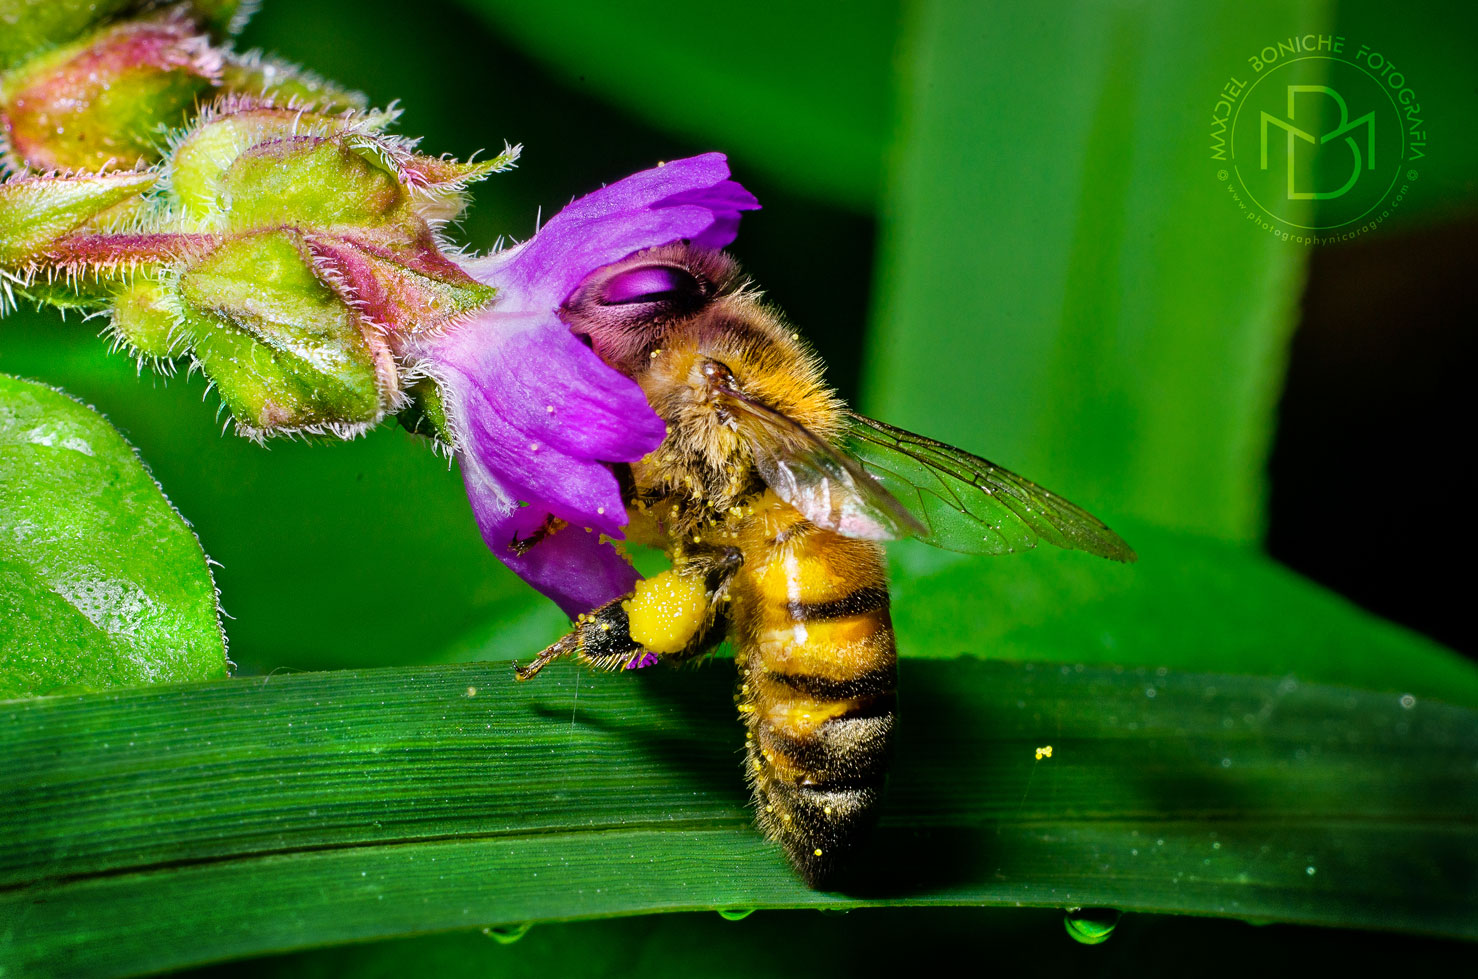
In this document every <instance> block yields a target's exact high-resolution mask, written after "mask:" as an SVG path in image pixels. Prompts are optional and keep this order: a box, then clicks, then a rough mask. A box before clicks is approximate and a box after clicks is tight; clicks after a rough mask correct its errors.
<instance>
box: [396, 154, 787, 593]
mask: <svg viewBox="0 0 1478 979" xmlns="http://www.w3.org/2000/svg"><path fill="white" fill-rule="evenodd" d="M728 177H729V166H728V162H727V160H726V159H725V158H724V156H723V155H722V154H720V153H708V154H705V155H703V156H696V157H693V158H691V159H687V160H675V161H673V162H672V163H669V164H667V165H665V166H661V167H658V168H656V169H653V170H646V171H643V172H642V173H638V174H635V175H633V176H631V177H627V178H626V179H624V180H620V181H617V182H616V183H614V184H611V185H610V186H609V187H605V188H602V189H601V190H598V191H596V192H595V193H593V194H589V195H587V196H585V197H582V198H580V199H579V200H577V201H575V202H573V203H572V204H570V206H569V207H567V208H565V209H564V210H563V211H561V212H560V213H559V214H557V215H555V216H554V217H553V218H552V219H550V221H549V222H548V223H546V224H545V225H544V227H543V228H541V229H540V230H539V232H538V234H536V235H535V236H534V237H533V238H532V239H531V240H529V241H527V242H525V243H524V244H522V245H519V246H517V247H515V248H510V249H507V250H505V251H502V252H498V253H496V254H494V255H490V256H487V257H486V258H483V259H476V260H473V261H470V262H468V263H466V265H465V269H466V271H467V272H468V273H469V274H471V275H472V276H474V277H475V278H477V279H479V280H481V281H483V282H486V283H488V284H490V285H493V286H496V287H497V289H498V296H497V299H496V301H495V302H494V303H493V305H492V306H491V307H489V308H488V309H486V310H484V311H482V312H481V313H479V314H478V315H476V316H474V317H472V318H471V319H469V320H467V321H466V322H463V323H460V324H458V325H456V326H455V327H453V328H451V329H450V330H448V331H447V332H446V333H445V334H441V335H431V336H426V337H422V338H421V339H420V340H419V341H418V343H419V345H418V347H417V348H416V349H415V350H414V351H412V356H415V357H418V358H419V360H420V362H421V364H422V366H424V367H425V369H426V370H427V371H428V372H429V373H431V374H432V375H433V376H434V377H435V378H436V380H437V381H438V382H439V383H440V385H441V388H442V391H443V393H444V394H445V396H446V409H447V421H448V424H449V426H450V427H451V429H452V433H453V435H454V437H455V439H456V441H457V445H458V455H459V457H460V459H461V461H462V471H463V476H464V479H465V481H466V484H467V495H468V497H469V499H470V500H471V501H472V507H473V510H474V511H475V513H476V515H477V522H478V526H479V527H480V528H481V530H482V534H483V539H484V540H485V541H486V542H487V544H488V547H489V548H491V549H492V551H493V553H494V554H495V555H497V556H498V558H499V559H500V560H502V561H503V562H504V563H505V564H507V565H508V566H509V567H510V568H512V569H513V570H514V571H516V572H517V573H518V574H519V575H520V576H521V577H523V578H524V579H525V580H526V581H528V582H529V583H530V584H532V585H533V586H534V587H535V588H538V589H539V590H540V591H541V592H543V593H544V594H545V595H548V596H549V597H550V598H552V599H554V600H555V601H556V602H558V603H559V606H560V607H561V608H562V609H564V610H565V612H567V613H569V614H570V615H575V614H578V613H580V612H585V611H589V610H590V609H593V608H595V607H597V606H599V605H602V604H604V603H606V602H608V601H611V600H612V599H615V598H619V597H621V596H622V595H625V594H627V593H628V592H630V591H631V589H632V586H633V585H634V584H635V583H636V581H637V580H638V575H637V574H636V572H635V571H634V570H632V568H631V565H630V564H629V563H628V562H627V561H626V560H625V558H623V557H622V556H621V555H620V554H619V553H618V552H617V551H616V550H615V548H614V547H613V546H612V545H611V544H610V543H609V542H602V540H601V536H602V535H605V536H606V537H620V536H621V528H622V527H623V526H625V524H626V522H627V516H626V511H625V508H624V506H623V504H622V500H621V491H620V486H619V485H618V483H617V481H616V477H615V476H614V475H613V474H612V472H611V470H610V466H609V464H610V463H615V462H634V461H636V460H638V459H640V458H642V457H643V456H645V455H646V454H647V453H649V452H651V451H652V450H654V449H655V448H657V446H659V445H660V444H661V443H662V439H663V437H664V435H665V433H666V427H665V426H664V424H663V422H662V420H661V419H660V418H659V417H658V416H657V414H656V412H654V411H653V410H652V408H651V406H650V405H648V404H647V400H646V396H645V395H644V394H643V393H642V390H641V388H640V387H639V386H638V385H637V384H636V382H635V381H633V380H631V379H630V378H628V377H626V376H625V375H623V374H621V373H619V372H617V371H616V370H614V369H613V368H611V367H610V366H608V365H607V364H605V363H604V362H603V361H602V360H601V359H600V358H599V357H598V356H596V354H595V353H594V352H593V351H591V350H590V348H589V347H587V346H586V345H585V344H584V343H583V342H581V340H580V339H579V338H578V337H575V336H574V335H572V334H571V333H570V331H569V329H568V328H567V327H566V326H565V325H564V324H563V323H562V322H561V321H560V319H559V313H558V310H559V307H560V306H561V305H562V304H563V303H564V301H565V300H566V299H567V298H568V297H569V295H570V293H571V292H572V291H573V290H574V289H575V287H576V286H578V285H579V284H580V283H581V282H583V281H584V280H585V279H586V278H587V277H588V276H589V275H590V274H591V273H592V272H594V271H595V270H596V269H598V268H601V267H602V266H605V265H609V264H610V263H612V262H616V261H620V260H621V259H623V258H626V257H627V256H628V255H631V254H632V253H633V252H637V251H641V250H643V249H646V248H655V247H657V246H659V245H665V244H669V243H671V242H674V241H678V240H680V239H688V240H691V241H693V242H694V243H696V244H699V245H701V246H702V247H707V248H721V247H723V246H724V245H726V244H728V243H729V242H730V241H732V240H733V238H734V235H735V233H736V231H737V228H738V224H739V217H740V212H742V211H747V210H753V209H755V208H757V207H758V206H759V204H758V202H756V201H755V199H754V197H753V195H751V194H750V193H749V192H748V191H746V190H745V189H744V188H743V187H741V186H739V184H737V183H735V182H734V181H732V180H730V179H728ZM551 516H553V517H557V518H559V519H560V520H563V521H566V522H567V523H568V524H569V526H567V527H563V528H562V529H560V530H558V531H556V532H554V533H551V534H548V535H547V536H544V537H543V538H542V539H540V540H539V541H538V542H537V543H535V544H533V546H532V547H529V548H527V549H526V550H525V553H524V554H522V555H519V554H517V553H516V552H515V551H514V550H513V549H512V547H511V546H510V545H511V544H512V543H513V542H514V541H515V540H526V539H528V538H529V537H530V536H531V535H534V534H535V533H536V532H539V531H540V530H541V528H544V527H545V526H546V523H547V521H548V519H549V517H551ZM586 528H592V529H591V530H590V531H588V532H587V530H586Z"/></svg>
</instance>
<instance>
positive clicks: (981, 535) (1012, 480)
mask: <svg viewBox="0 0 1478 979" xmlns="http://www.w3.org/2000/svg"><path fill="white" fill-rule="evenodd" d="M849 423H850V424H849V430H848V433H847V434H848V437H847V448H848V449H849V450H851V452H852V453H853V454H854V455H855V456H856V457H857V459H858V461H859V462H861V464H862V467H863V468H864V469H866V470H867V472H869V473H870V474H872V476H874V477H875V478H876V479H877V481H878V482H879V483H881V484H882V485H883V486H884V487H886V488H887V489H889V490H891V491H892V493H893V494H894V495H895V496H896V498H897V499H899V500H901V501H902V502H903V505H904V507H906V508H907V509H908V511H909V512H910V513H912V514H913V515H914V517H916V518H917V519H918V521H919V522H921V523H923V524H924V525H925V526H926V527H927V528H928V530H927V532H926V533H925V534H920V535H919V536H921V537H923V538H924V539H925V540H926V541H927V542H928V543H930V544H933V545H934V546H935V547H942V548H945V549H946V550H950V551H964V552H965V553H967V554H1004V553H1010V552H1013V551H1018V550H1023V549H1025V548H1031V547H1036V546H1037V541H1038V540H1045V541H1046V542H1047V543H1049V544H1056V545H1057V546H1058V547H1065V548H1069V549H1073V550H1079V551H1087V552H1088V553H1089V554H1096V555H1098V556H1099V557H1106V558H1109V559H1110V560H1113V561H1133V560H1135V554H1134V549H1133V548H1131V547H1130V546H1129V545H1128V544H1126V543H1125V542H1124V541H1123V539H1122V538H1120V537H1119V535H1118V534H1116V533H1114V532H1113V531H1112V530H1109V529H1108V527H1106V526H1104V524H1103V522H1102V521H1100V520H1099V519H1098V518H1097V517H1095V516H1093V514H1091V513H1089V512H1088V511H1087V510H1084V509H1083V508H1082V507H1079V506H1076V505H1075V504H1072V503H1069V502H1068V501H1067V500H1064V499H1063V498H1062V497H1060V496H1058V495H1057V494H1055V493H1052V492H1050V491H1048V490H1045V489H1043V488H1042V487H1040V486H1038V485H1037V484H1036V483H1033V482H1031V481H1030V480H1027V479H1023V478H1022V477H1020V476H1018V475H1016V474H1015V473H1013V472H1011V471H1009V470H1006V469H1002V468H1001V467H1000V466H998V465H996V464H995V463H993V462H989V461H987V460H985V459H982V458H980V457H979V456H975V455H971V454H970V453H968V452H966V451H964V450H963V449H957V448H955V447H954V446H952V445H945V444H944V443H943V442H936V441H934V440H933V439H930V438H925V437H924V436H922V435H914V434H913V433H912V432H905V431H904V430H903V429H901V428H894V427H893V426H891V425H885V424H883V423H882V422H879V421H874V420H872V419H871V418H866V417H864V416H862V415H859V414H856V413H855V412H851V413H849Z"/></svg>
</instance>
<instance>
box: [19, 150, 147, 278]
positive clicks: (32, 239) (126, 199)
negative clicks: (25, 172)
mask: <svg viewBox="0 0 1478 979" xmlns="http://www.w3.org/2000/svg"><path fill="white" fill-rule="evenodd" d="M158 179H159V178H158V176H157V175H156V174H153V173H136V172H122V173H108V174H78V175H76V176H65V177H63V176H50V177H17V178H13V179H11V180H7V181H5V182H4V183H0V268H4V267H18V268H21V269H24V268H27V267H30V266H33V265H35V264H37V263H39V262H40V260H41V259H42V258H43V257H44V256H45V255H47V254H48V252H49V251H50V250H51V249H53V248H54V247H55V246H56V245H57V243H58V242H60V241H61V240H62V239H63V238H64V237H66V236H67V235H69V234H72V233H73V232H76V231H77V230H78V229H80V228H83V227H85V226H88V225H90V224H94V223H96V222H98V221H105V220H107V219H108V218H110V217H111V218H112V219H113V220H115V221H117V220H118V219H120V217H126V216H127V215H126V213H125V212H126V210H127V207H126V205H128V204H131V203H133V202H135V201H137V200H138V199H139V195H141V194H142V193H143V192H144V191H146V190H148V189H149V188H150V187H152V186H154V184H155V182H156V181H157V180H158Z"/></svg>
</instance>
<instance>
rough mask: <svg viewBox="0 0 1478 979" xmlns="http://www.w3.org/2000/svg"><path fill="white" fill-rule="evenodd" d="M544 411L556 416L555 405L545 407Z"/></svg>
mask: <svg viewBox="0 0 1478 979" xmlns="http://www.w3.org/2000/svg"><path fill="white" fill-rule="evenodd" d="M544 410H545V411H547V412H549V413H550V414H551V415H552V414H554V405H545V406H544Z"/></svg>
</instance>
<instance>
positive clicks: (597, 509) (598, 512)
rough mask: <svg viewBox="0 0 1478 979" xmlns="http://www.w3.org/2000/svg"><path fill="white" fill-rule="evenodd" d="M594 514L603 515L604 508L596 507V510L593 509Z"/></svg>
mask: <svg viewBox="0 0 1478 979" xmlns="http://www.w3.org/2000/svg"><path fill="white" fill-rule="evenodd" d="M595 512H596V513H597V514H603V513H605V512H606V508H605V507H603V506H598V507H596V508H595Z"/></svg>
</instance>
